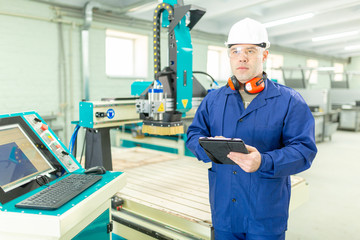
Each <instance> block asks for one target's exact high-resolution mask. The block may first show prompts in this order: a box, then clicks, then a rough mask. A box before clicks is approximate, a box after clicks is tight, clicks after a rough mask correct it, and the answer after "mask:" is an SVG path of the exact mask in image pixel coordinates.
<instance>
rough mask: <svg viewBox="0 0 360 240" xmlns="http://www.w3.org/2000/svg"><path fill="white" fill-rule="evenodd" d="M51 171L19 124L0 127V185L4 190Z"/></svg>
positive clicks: (6, 190)
mask: <svg viewBox="0 0 360 240" xmlns="http://www.w3.org/2000/svg"><path fill="white" fill-rule="evenodd" d="M53 171H54V167H53V166H52V165H51V164H50V163H49V162H48V160H47V159H46V158H45V157H44V156H43V154H42V153H41V152H40V151H39V150H38V149H37V148H36V146H35V145H34V143H33V142H32V141H31V140H30V139H29V137H28V136H27V135H26V133H25V132H24V130H23V129H22V128H21V127H20V125H19V124H12V125H7V126H2V127H0V187H1V188H2V189H3V190H4V192H8V191H10V190H12V189H14V188H17V187H19V186H21V185H24V184H26V183H28V182H30V181H31V180H33V179H35V178H36V177H37V176H38V175H43V174H48V173H50V172H53Z"/></svg>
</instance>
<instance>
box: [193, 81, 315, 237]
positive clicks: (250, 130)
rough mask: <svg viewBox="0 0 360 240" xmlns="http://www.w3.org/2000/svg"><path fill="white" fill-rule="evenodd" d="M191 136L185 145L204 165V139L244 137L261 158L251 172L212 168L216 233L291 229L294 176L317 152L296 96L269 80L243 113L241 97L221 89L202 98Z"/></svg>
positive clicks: (304, 110) (307, 115)
mask: <svg viewBox="0 0 360 240" xmlns="http://www.w3.org/2000/svg"><path fill="white" fill-rule="evenodd" d="M187 136H188V140H187V142H186V146H187V147H188V148H189V149H190V150H191V151H192V152H193V153H194V155H195V156H196V157H197V158H198V159H199V160H202V161H204V162H209V161H210V159H209V158H208V156H207V155H206V153H205V152H204V150H203V148H202V147H201V146H200V145H199V142H198V140H199V137H203V136H206V137H210V136H211V137H214V136H224V137H228V138H241V139H243V140H244V142H245V143H246V144H247V145H250V146H253V147H255V148H257V150H258V151H259V152H260V154H261V165H260V168H259V169H258V170H257V171H256V172H253V173H246V172H245V171H243V170H242V169H241V168H240V167H239V166H238V165H225V164H216V163H212V168H210V169H209V171H208V174H209V199H210V205H211V214H212V224H213V226H214V228H215V229H218V230H221V231H228V232H243V233H252V234H265V235H266V234H281V233H283V232H284V231H285V230H286V229H287V220H288V211H289V202H290V191H291V183H290V175H292V174H296V173H299V172H302V171H304V170H306V169H308V168H309V167H310V166H311V163H312V161H313V159H314V157H315V155H316V152H317V148H316V145H315V136H314V118H313V116H312V114H311V111H310V109H309V107H308V106H307V104H306V103H305V101H304V99H303V98H302V97H301V95H300V94H299V93H298V92H296V91H295V90H293V89H291V88H288V87H286V86H283V85H280V84H277V83H274V82H272V81H270V80H268V79H267V80H266V81H265V89H264V90H263V91H262V92H260V93H259V94H258V96H256V98H255V99H254V100H253V101H252V102H251V103H250V105H249V106H248V107H247V108H246V109H244V105H243V102H242V99H241V96H240V93H239V92H238V91H234V90H231V89H230V88H229V87H226V86H225V87H222V88H220V89H218V90H216V91H213V92H210V93H209V94H208V95H207V96H206V97H205V98H204V100H203V101H202V103H201V104H200V106H199V108H198V109H197V112H196V114H195V117H194V120H193V122H192V124H191V125H190V126H189V128H188V131H187Z"/></svg>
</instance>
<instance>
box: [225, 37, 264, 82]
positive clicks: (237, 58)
mask: <svg viewBox="0 0 360 240" xmlns="http://www.w3.org/2000/svg"><path fill="white" fill-rule="evenodd" d="M268 54H269V51H267V50H264V49H263V48H261V47H258V46H256V45H251V44H237V45H233V46H231V48H230V49H229V58H230V66H231V71H232V73H233V74H234V75H235V77H236V78H237V79H238V80H239V81H240V82H241V83H246V82H247V81H249V80H251V79H253V78H255V77H258V76H261V75H262V72H263V65H264V62H265V61H266V59H267V56H268Z"/></svg>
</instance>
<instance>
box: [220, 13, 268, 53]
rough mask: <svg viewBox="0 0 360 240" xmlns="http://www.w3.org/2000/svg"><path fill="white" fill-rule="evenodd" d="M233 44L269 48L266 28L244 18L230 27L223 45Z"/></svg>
mask: <svg viewBox="0 0 360 240" xmlns="http://www.w3.org/2000/svg"><path fill="white" fill-rule="evenodd" d="M233 44H256V45H259V46H260V47H263V48H269V47H270V42H269V39H268V35H267V31H266V28H265V27H264V25H262V24H261V23H260V22H258V21H255V20H254V19H251V18H245V19H243V20H241V21H239V22H237V23H235V24H234V25H233V26H232V27H231V29H230V32H229V35H228V40H227V42H226V43H225V45H227V46H231V45H233Z"/></svg>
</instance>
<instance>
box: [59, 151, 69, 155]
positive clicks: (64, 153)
mask: <svg viewBox="0 0 360 240" xmlns="http://www.w3.org/2000/svg"><path fill="white" fill-rule="evenodd" d="M61 153H62V154H63V155H69V153H68V152H65V151H62V152H61Z"/></svg>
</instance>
